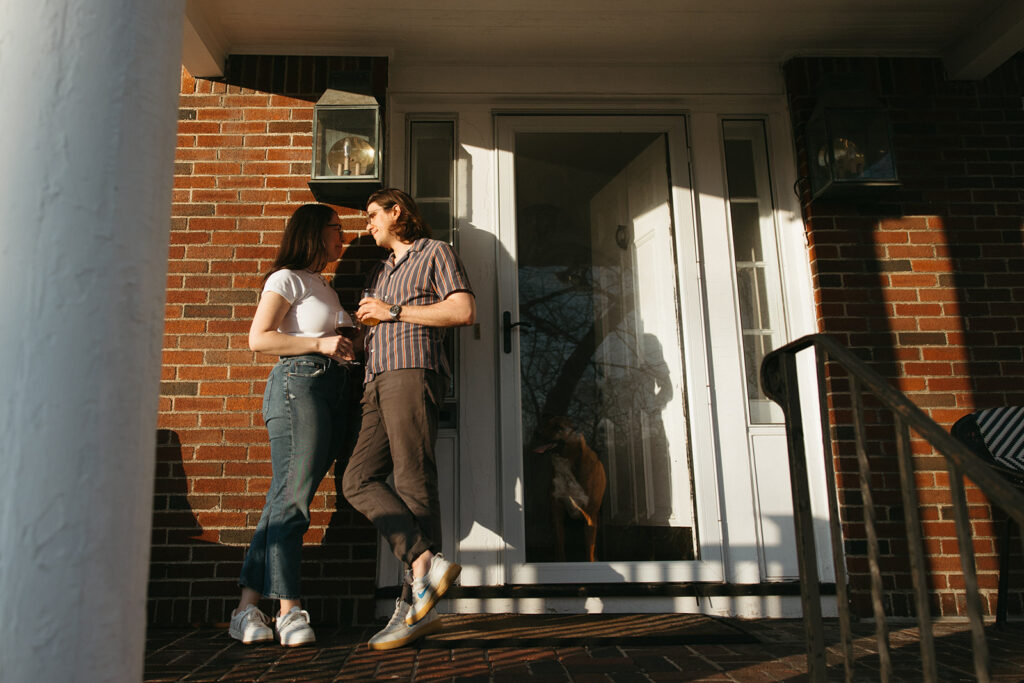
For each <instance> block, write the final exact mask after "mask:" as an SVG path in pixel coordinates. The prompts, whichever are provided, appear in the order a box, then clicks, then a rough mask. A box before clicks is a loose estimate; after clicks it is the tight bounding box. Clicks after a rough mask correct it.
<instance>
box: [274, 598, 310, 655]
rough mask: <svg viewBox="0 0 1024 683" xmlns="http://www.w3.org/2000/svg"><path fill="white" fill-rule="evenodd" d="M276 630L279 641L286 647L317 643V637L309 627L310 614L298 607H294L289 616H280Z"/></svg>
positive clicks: (289, 611)
mask: <svg viewBox="0 0 1024 683" xmlns="http://www.w3.org/2000/svg"><path fill="white" fill-rule="evenodd" d="M274 629H275V630H276V631H277V639H278V640H279V641H281V644H282V645H284V646H285V647H295V646H296V645H305V644H306V643H312V642H314V641H316V635H315V634H314V633H313V629H312V628H311V627H310V625H309V612H307V611H306V610H304V609H299V608H298V607H292V608H291V609H290V610H288V614H285V615H284V616H278V618H277V624H276V626H275V627H274Z"/></svg>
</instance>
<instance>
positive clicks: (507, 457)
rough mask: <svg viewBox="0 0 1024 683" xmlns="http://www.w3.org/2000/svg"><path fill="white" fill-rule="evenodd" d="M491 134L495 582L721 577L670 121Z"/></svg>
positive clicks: (680, 157) (677, 143)
mask: <svg viewBox="0 0 1024 683" xmlns="http://www.w3.org/2000/svg"><path fill="white" fill-rule="evenodd" d="M497 133H498V150H497V152H498V181H499V188H500V191H499V192H500V194H499V204H500V206H499V233H500V235H499V241H500V249H501V251H502V252H503V253H505V254H507V257H506V258H500V259H499V269H498V277H499V292H498V299H499V310H500V311H501V314H502V330H501V332H500V334H501V336H502V344H501V354H500V360H499V366H500V378H499V381H500V386H501V391H500V396H501V406H500V415H501V440H500V443H501V463H502V481H503V483H504V485H503V487H502V488H503V489H504V490H505V491H506V495H505V498H504V500H503V504H502V518H503V524H502V527H503V529H504V535H505V542H506V544H507V545H506V553H505V564H506V578H507V581H508V583H515V584H518V583H558V582H573V583H576V582H579V583H585V582H617V581H657V582H664V581H690V580H704V581H716V580H719V581H720V580H722V578H723V576H724V573H723V547H722V542H721V529H720V525H719V524H718V514H717V512H716V511H717V509H718V497H717V493H716V491H717V490H718V485H717V483H716V482H717V479H716V474H715V473H716V465H715V455H714V454H715V447H714V438H713V434H712V429H711V425H712V421H713V420H712V415H711V406H710V404H709V401H708V393H707V387H708V384H709V380H708V376H709V372H708V364H707V360H706V359H707V356H708V354H707V351H706V342H705V332H704V328H703V325H702V319H703V311H702V306H703V304H702V301H703V297H702V292H701V288H700V281H701V278H700V273H699V261H700V259H699V256H698V254H699V251H698V242H697V231H696V229H695V222H694V207H693V200H692V193H691V190H690V172H689V163H688V157H687V145H686V128H685V119H684V118H683V117H679V116H658V117H656V116H621V117H609V116H578V117H572V116H564V117H547V116H529V117H526V116H499V117H497ZM552 424H558V425H561V426H562V428H561V436H560V437H558V438H555V437H553V436H552V434H553V431H554V430H553V429H552V428H551V425H552ZM566 425H567V426H566ZM566 434H568V435H569V436H566ZM580 437H582V439H583V440H584V441H585V442H586V443H587V445H588V446H589V448H588V449H583V450H582V451H581V452H582V453H583V455H582V456H580V455H578V454H577V451H578V450H579V449H578V448H576V447H575V446H570V445H569V443H568V442H569V441H572V442H573V443H575V442H576V441H575V440H576V439H579V438H580ZM553 443H555V444H557V447H554V446H552V444H553ZM573 448H576V450H573ZM581 457H582V458H583V460H584V461H583V462H582V463H581V462H580V461H579V460H578V458H581ZM595 461H596V462H595ZM588 462H589V464H588ZM595 470H597V472H596V473H595ZM574 513H575V514H574ZM588 518H590V519H591V520H592V522H591V523H588V521H587V520H588ZM588 527H589V528H588ZM595 531H596V533H595ZM591 557H593V561H591Z"/></svg>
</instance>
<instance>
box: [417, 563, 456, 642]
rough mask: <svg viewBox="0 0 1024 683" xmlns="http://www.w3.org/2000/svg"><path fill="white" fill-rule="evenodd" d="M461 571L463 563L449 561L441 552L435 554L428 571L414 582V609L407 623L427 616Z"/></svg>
mask: <svg viewBox="0 0 1024 683" xmlns="http://www.w3.org/2000/svg"><path fill="white" fill-rule="evenodd" d="M461 572H462V565H460V564H458V563H456V562H449V561H448V560H446V559H444V555H442V554H441V553H438V554H437V555H434V557H433V558H431V560H430V567H429V568H428V569H427V573H426V574H424V575H423V576H421V577H420V578H418V579H415V580H414V581H413V582H412V600H413V603H412V609H411V610H409V613H408V614H407V615H406V616H405V623H407V624H409V625H410V626H412V625H413V624H415V623H416V622H417V621H419V620H420V619H422V618H423V617H425V616H426V614H427V612H429V611H430V610H432V609H433V608H434V605H436V604H437V601H438V600H440V599H441V596H442V595H444V594H445V593H446V592H447V591H448V588H449V587H450V586H451V585H452V583H453V582H454V581H455V579H457V578H458V577H459V574H460V573H461Z"/></svg>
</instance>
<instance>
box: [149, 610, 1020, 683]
mask: <svg viewBox="0 0 1024 683" xmlns="http://www.w3.org/2000/svg"><path fill="white" fill-rule="evenodd" d="M652 616H654V615H652ZM469 618H470V617H463V619H464V621H461V622H460V621H459V617H455V616H449V617H446V619H447V620H449V621H450V622H452V625H450V626H448V625H446V628H445V632H454V631H455V630H456V629H457V628H458V627H463V628H465V627H466V626H467V624H469V623H470V622H468V621H465V619H469ZM472 618H473V619H476V621H475V622H472V624H475V625H476V626H478V627H480V628H483V629H485V630H486V628H487V623H488V621H489V620H491V621H494V622H500V623H501V624H502V627H505V626H507V624H508V615H495V616H494V617H490V618H484V617H481V616H479V615H474V616H473V617H472ZM583 618H584V619H585V617H583ZM501 620H504V621H501ZM714 621H715V622H716V623H714V624H711V625H710V626H709V630H708V633H710V634H712V635H713V634H719V635H722V636H723V638H722V639H724V640H726V641H728V642H725V643H715V642H710V641H713V640H714V638H710V639H709V638H705V637H701V633H700V632H699V631H698V630H694V629H693V628H692V624H689V625H687V628H690V631H689V632H687V633H682V634H681V635H678V636H677V638H678V640H679V641H680V642H677V643H672V642H671V641H669V640H666V641H659V640H652V639H651V638H650V634H649V633H647V632H644V631H643V629H641V628H640V627H639V626H638V627H637V629H635V630H633V631H624V632H622V633H621V634H620V637H619V639H618V641H617V642H611V641H609V640H608V639H607V638H601V639H598V640H594V641H592V642H590V643H589V644H588V642H587V638H586V637H576V638H575V639H573V638H562V637H561V636H558V635H557V634H556V636H555V637H552V638H549V640H550V642H547V643H546V644H537V643H538V640H537V639H536V638H535V637H534V638H530V637H524V638H523V639H522V640H521V641H519V642H522V643H526V645H523V646H520V645H519V644H518V642H517V641H516V639H515V637H514V636H512V637H510V636H509V634H508V633H502V635H501V638H500V639H496V640H488V639H487V636H486V634H485V635H484V636H482V637H475V638H468V639H462V640H460V639H457V638H456V639H449V640H447V641H446V640H445V638H444V637H443V634H439V636H438V637H432V638H430V639H427V640H425V641H424V642H422V643H420V644H419V645H418V646H415V647H410V648H404V649H399V650H391V651H389V652H371V651H370V650H368V649H367V648H366V639H367V638H368V637H369V636H370V635H371V634H372V633H373V631H374V629H352V628H341V629H327V628H321V629H318V630H317V643H316V645H315V646H314V647H305V648H293V649H287V650H286V649H284V648H281V647H280V646H278V645H276V644H272V643H268V644H263V645H255V646H246V645H242V644H240V643H238V642H237V641H234V640H232V639H231V638H229V637H228V635H227V632H226V630H225V629H221V628H218V629H209V628H207V629H150V631H149V633H148V634H147V648H146V661H145V680H146V681H148V682H151V683H157V682H159V681H370V680H384V679H392V680H404V681H460V682H467V683H468V682H471V681H472V682H476V681H481V682H483V681H496V682H498V681H534V682H537V681H574V682H579V683H589V682H591V681H594V682H597V681H602V682H608V681H615V682H620V683H627V682H631V681H805V680H807V675H806V671H807V668H806V657H805V655H804V644H803V627H802V624H801V622H800V621H799V620H786V619H780V620H768V619H759V620H743V621H741V620H714ZM594 623H596V624H597V625H598V626H599V627H600V628H602V629H605V630H606V627H607V626H608V622H607V620H605V621H601V620H599V619H595V620H594ZM638 623H639V622H638ZM586 628H589V624H588V625H587V626H585V627H584V628H583V629H582V630H580V631H578V632H577V634H576V635H577V636H580V634H583V635H584V636H585V633H586ZM890 629H891V639H890V643H891V649H892V660H893V669H894V673H895V675H894V680H897V681H919V680H921V663H920V659H921V658H920V650H919V642H918V637H917V629H916V628H914V627H911V626H903V625H892V626H890ZM528 630H529V631H531V632H532V633H533V634H534V635H535V634H536V631H535V630H534V628H533V627H532V626H531V627H530V628H529V629H528ZM604 632H605V631H602V633H604ZM734 633H742V634H744V636H745V637H734ZM854 633H855V641H854V649H855V653H856V666H855V670H854V679H855V680H857V681H870V682H874V681H878V680H879V679H880V677H879V673H878V666H879V665H878V657H877V647H876V645H875V638H874V635H873V632H872V630H871V626H870V625H867V624H860V625H857V626H856V627H855V629H854ZM933 633H934V637H935V643H936V652H937V653H938V659H939V664H940V666H939V678H940V680H942V681H973V680H975V677H974V674H973V663H972V661H973V660H972V650H971V646H970V634H969V631H968V628H967V624H966V623H964V622H940V623H938V624H936V625H935V628H934V631H933ZM987 634H988V646H989V650H990V659H991V669H992V674H993V675H992V680H994V681H1004V682H1008V681H1014V682H1017V681H1022V680H1024V646H1022V641H1024V625H1011V626H1010V627H1008V628H1006V629H1003V630H996V629H995V627H994V626H989V627H988V629H987ZM477 636H480V634H477ZM825 637H826V642H827V643H838V627H837V625H836V623H835V622H834V621H831V622H828V623H827V624H826V626H825ZM574 640H575V641H577V642H575V643H574V642H573V641H574ZM685 641H691V642H685ZM743 641H746V642H743ZM540 642H544V641H540ZM462 643H468V645H464V644H462ZM836 652H837V651H836V649H835V648H833V649H832V651H830V653H829V658H828V664H829V678H830V680H837V681H839V680H843V666H842V660H841V657H840V656H839V655H838V654H837V653H836Z"/></svg>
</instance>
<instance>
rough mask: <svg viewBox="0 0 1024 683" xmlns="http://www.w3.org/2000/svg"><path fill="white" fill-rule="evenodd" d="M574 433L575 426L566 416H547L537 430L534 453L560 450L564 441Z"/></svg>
mask: <svg viewBox="0 0 1024 683" xmlns="http://www.w3.org/2000/svg"><path fill="white" fill-rule="evenodd" d="M575 434H576V428H575V427H574V426H573V424H572V422H570V421H569V418H567V417H562V416H558V417H549V418H548V419H547V420H545V421H544V423H543V424H542V425H541V427H540V429H539V430H538V431H537V438H536V440H535V445H534V447H533V452H534V453H547V452H549V451H556V450H561V449H562V448H563V447H564V446H565V443H566V441H568V440H569V439H571V438H572V437H573V436H574V435H575Z"/></svg>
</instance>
